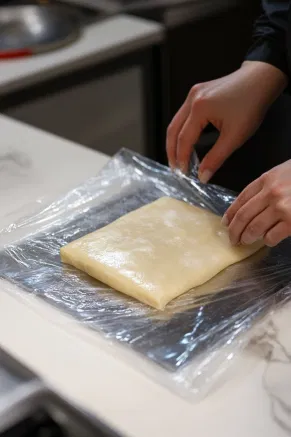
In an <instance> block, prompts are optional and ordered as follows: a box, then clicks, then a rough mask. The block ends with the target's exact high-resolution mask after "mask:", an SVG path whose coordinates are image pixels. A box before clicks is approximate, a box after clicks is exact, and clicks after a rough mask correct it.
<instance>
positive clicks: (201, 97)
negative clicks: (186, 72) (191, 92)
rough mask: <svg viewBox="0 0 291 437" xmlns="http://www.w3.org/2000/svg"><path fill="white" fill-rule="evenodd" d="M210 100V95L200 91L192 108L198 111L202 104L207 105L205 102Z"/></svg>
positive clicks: (193, 101)
mask: <svg viewBox="0 0 291 437" xmlns="http://www.w3.org/2000/svg"><path fill="white" fill-rule="evenodd" d="M207 101H208V97H207V96H206V95H205V94H204V93H201V92H200V93H198V94H196V95H195V97H194V99H193V100H192V110H194V111H197V110H199V109H201V107H202V106H205V104H206V103H207Z"/></svg>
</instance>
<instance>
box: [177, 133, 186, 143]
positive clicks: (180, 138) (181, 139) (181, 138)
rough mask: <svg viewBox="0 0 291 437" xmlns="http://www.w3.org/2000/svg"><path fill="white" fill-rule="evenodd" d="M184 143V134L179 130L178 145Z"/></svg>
mask: <svg viewBox="0 0 291 437" xmlns="http://www.w3.org/2000/svg"><path fill="white" fill-rule="evenodd" d="M184 143H185V134H184V133H183V132H181V133H180V134H179V135H178V145H181V144H184Z"/></svg>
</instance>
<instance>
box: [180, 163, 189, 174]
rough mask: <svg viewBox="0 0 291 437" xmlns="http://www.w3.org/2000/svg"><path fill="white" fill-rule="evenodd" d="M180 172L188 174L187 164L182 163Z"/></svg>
mask: <svg viewBox="0 0 291 437" xmlns="http://www.w3.org/2000/svg"><path fill="white" fill-rule="evenodd" d="M180 170H181V172H182V173H184V174H185V175H187V173H188V165H187V164H185V163H182V164H181V165H180Z"/></svg>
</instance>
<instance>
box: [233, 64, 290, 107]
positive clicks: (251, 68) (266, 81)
mask: <svg viewBox="0 0 291 437" xmlns="http://www.w3.org/2000/svg"><path fill="white" fill-rule="evenodd" d="M241 70H243V71H245V72H246V74H247V77H248V81H249V83H250V84H251V83H253V84H254V89H255V92H258V93H260V94H263V96H264V100H265V101H266V103H270V104H271V103H273V101H274V100H276V99H277V97H279V95H280V94H282V92H283V91H284V89H285V88H286V87H287V85H288V77H287V76H286V74H285V73H283V71H281V70H279V68H277V67H274V66H273V65H271V64H268V63H266V62H260V61H244V62H243V64H242V66H241Z"/></svg>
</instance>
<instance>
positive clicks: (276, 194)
mask: <svg viewBox="0 0 291 437" xmlns="http://www.w3.org/2000/svg"><path fill="white" fill-rule="evenodd" d="M269 195H270V197H271V199H272V200H275V201H278V200H280V199H281V198H282V195H283V190H282V187H281V186H280V185H278V184H273V185H272V186H271V187H270V189H269Z"/></svg>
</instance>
